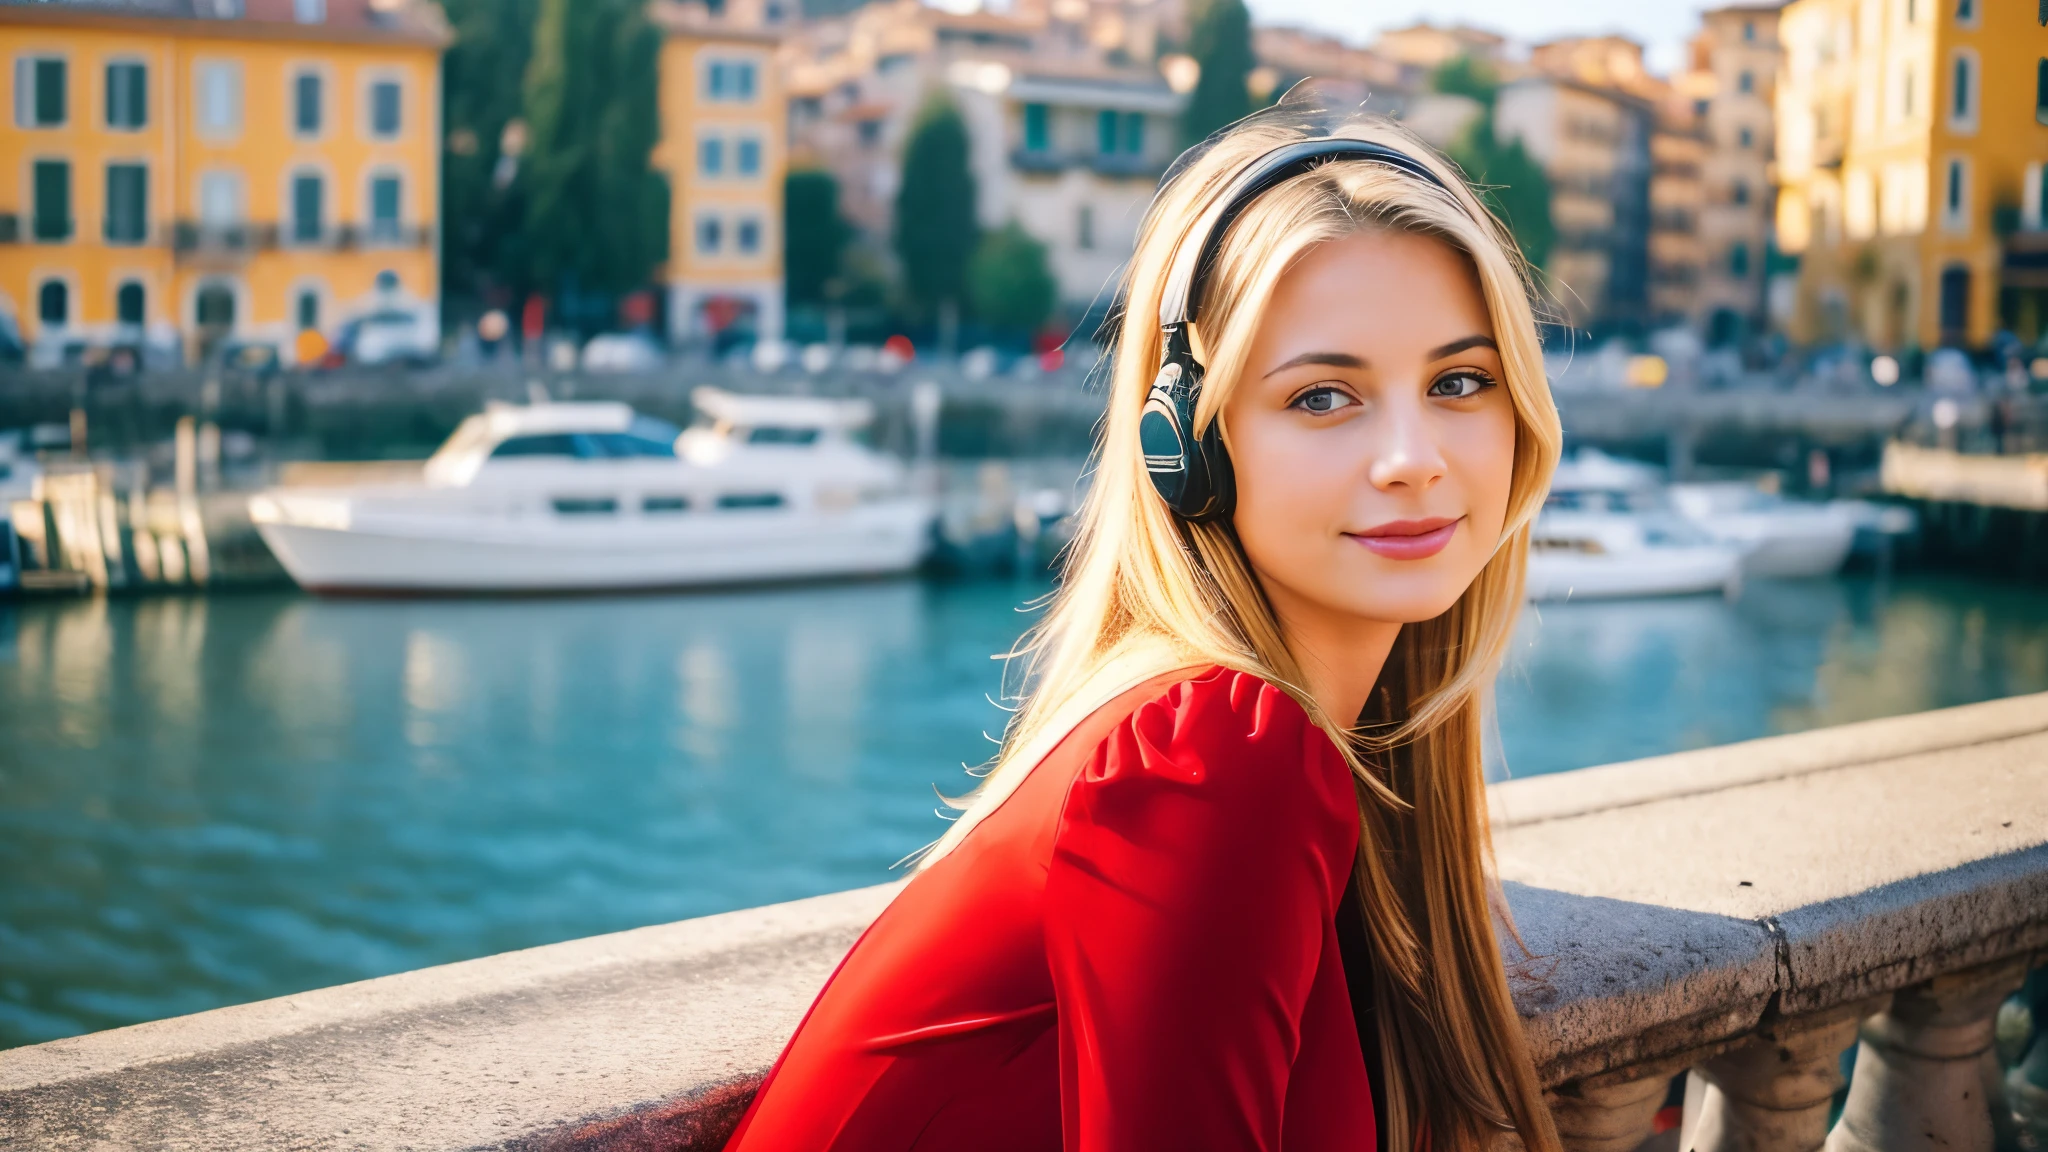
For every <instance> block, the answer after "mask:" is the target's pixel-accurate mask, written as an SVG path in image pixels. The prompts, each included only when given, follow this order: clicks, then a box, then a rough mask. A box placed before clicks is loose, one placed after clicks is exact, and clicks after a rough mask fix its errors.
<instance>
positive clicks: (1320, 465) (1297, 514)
mask: <svg viewBox="0 0 2048 1152" xmlns="http://www.w3.org/2000/svg"><path fill="white" fill-rule="evenodd" d="M1260 415H1264V414H1263V413H1262V414H1260ZM1239 429H1242V431H1241V432H1240V431H1239ZM1232 431H1233V435H1232V436H1231V445H1230V458H1231V463H1232V465H1233V466H1234V468H1235V471H1236V475H1237V515H1236V516H1235V518H1234V520H1235V523H1236V525H1237V529H1238V538H1239V539H1240V540H1241V541H1242V542H1243V544H1244V546H1245V551H1246V554H1247V555H1248V556H1250V557H1251V558H1252V560H1253V563H1254V565H1256V566H1259V567H1267V563H1266V562H1262V561H1261V560H1260V559H1259V557H1260V556H1267V557H1268V558H1269V559H1270V561H1271V562H1273V563H1274V564H1279V563H1284V561H1283V559H1282V556H1281V555H1280V554H1283V553H1287V552H1298V551H1300V550H1303V549H1306V548H1312V547H1314V546H1315V543H1316V542H1318V541H1320V540H1321V539H1323V538H1324V537H1326V536H1328V535H1329V534H1330V533H1329V532H1328V531H1327V528H1328V526H1329V525H1331V524H1334V523H1336V522H1337V521H1339V520H1341V519H1342V518H1343V510H1344V506H1345V496H1346V494H1347V493H1348V492H1349V491H1350V488H1349V485H1348V483H1347V477H1346V475H1345V473H1346V462H1345V460H1343V459H1342V458H1341V455H1342V454H1341V453H1338V452H1334V451H1333V450H1334V449H1337V448H1339V447H1340V446H1341V443H1340V438H1338V437H1333V436H1327V435H1324V436H1318V435H1314V434H1312V433H1305V432H1304V430H1301V429H1297V428H1292V427H1289V426H1288V425H1287V424H1286V423H1285V422H1284V421H1281V420H1261V419H1259V418H1257V417H1254V418H1252V419H1250V420H1248V421H1242V422H1240V423H1238V424H1234V425H1233V426H1232Z"/></svg>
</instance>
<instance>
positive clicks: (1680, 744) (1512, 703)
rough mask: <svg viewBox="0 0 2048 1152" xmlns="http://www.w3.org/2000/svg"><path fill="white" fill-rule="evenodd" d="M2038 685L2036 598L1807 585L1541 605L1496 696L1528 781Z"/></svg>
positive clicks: (2042, 603) (1983, 591)
mask: <svg viewBox="0 0 2048 1152" xmlns="http://www.w3.org/2000/svg"><path fill="white" fill-rule="evenodd" d="M2044 690H2048V599H2044V598H2043V597H2041V596H2040V595H2039V594H2038V593H2037V592H2034V591H2032V590H2029V589H2026V588H2024V587H2017V586H2007V585H1992V584H1979V583H1974V582H1968V581H1959V580H1947V579H1916V580H1907V581H1901V582H1897V583H1888V584H1880V583H1878V582H1875V581H1871V580H1839V581H1815V580H1803V581H1781V582H1764V581H1758V582H1755V583H1753V584H1752V585H1751V586H1750V587H1749V588H1748V589H1747V590H1746V591H1745V592H1744V594H1743V596H1742V598H1741V599H1740V600H1739V601H1737V602H1735V603H1728V602H1726V601H1723V600H1720V599H1716V598H1712V597H1692V598H1687V599H1678V600H1662V601H1658V600H1639V601H1618V602H1606V603H1581V604H1571V603H1565V604H1549V605H1544V606H1542V607H1541V609H1540V610H1538V609H1534V608H1532V609H1531V610H1530V612H1529V613H1528V615H1527V616H1526V617H1525V618H1524V620H1523V622H1522V626H1521V630H1520V632H1519V633H1518V634H1517V636H1516V645H1515V648H1514V651H1513V653H1512V654H1511V656H1510V658H1509V663H1508V666H1507V668H1506V669H1505V671H1504V674H1503V676H1502V677H1501V682H1500V686H1499V690H1498V692H1497V694H1496V700H1497V707H1498V711H1499V723H1500V731H1501V739H1502V743H1503V745H1504V747H1505V750H1506V765H1507V769H1508V773H1509V774H1511V775H1517V776H1528V775H1537V774H1541V773H1546V772H1558V771H1563V770H1566V769H1571V768H1583V767H1586V766H1589V765H1593V764H1606V763H1611V762H1614V761H1617V760H1630V759H1635V758H1637V757H1641V756H1654V755H1658V754H1661V753H1665V752H1675V751H1680V750H1683V749H1687V748H1702V747H1708V746H1711V745H1715V744H1725V743H1729V742H1731V741H1736V740H1746V739H1751V738H1753V737H1757V736H1765V735H1771V734H1774V733H1780V732H1796V731H1801V730H1804V729H1807V728H1816V727H1825V726H1827V725H1832V724H1844V723H1848V722H1850V721H1854V720H1867V719H1871V718H1873V717H1878V716H1892V715H1898V714H1900V713H1906V712H1918V711H1924V710H1926V709H1929V708H1943V707H1947V706H1949V705H1953V704H1965V703H1969V702H1971V701H1975V700H1985V699H1990V698H1993V697H1999V696H2011V695H2017V694H2020V693H2024V692H2040V691H2044Z"/></svg>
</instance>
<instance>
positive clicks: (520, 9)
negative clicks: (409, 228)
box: [441, 0, 540, 302]
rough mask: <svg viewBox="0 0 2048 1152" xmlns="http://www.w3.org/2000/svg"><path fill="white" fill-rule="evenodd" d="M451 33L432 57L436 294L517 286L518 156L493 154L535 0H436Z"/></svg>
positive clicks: (465, 294)
mask: <svg viewBox="0 0 2048 1152" xmlns="http://www.w3.org/2000/svg"><path fill="white" fill-rule="evenodd" d="M443 7H444V8H445V9H446V10H447V13H448V20H449V23H450V24H451V25H452V26H453V28H454V30H455V42H454V43H453V44H452V45H450V46H449V48H448V53H447V55H446V56H445V57H444V58H443V60H442V69H443V76H444V82H443V86H442V103H443V114H444V116H445V117H446V124H445V125H444V129H445V130H444V131H443V133H442V168H441V172H442V176H441V189H442V191H441V198H442V208H441V260H442V275H443V280H444V282H445V283H446V284H447V288H448V290H447V292H446V293H445V297H444V298H446V299H449V300H450V301H451V302H452V301H454V300H456V299H462V298H474V297H478V296H482V295H484V294H485V293H487V292H488V291H489V290H490V289H491V288H492V287H493V286H503V287H507V288H511V289H514V290H517V289H519V288H523V287H524V285H523V284H522V283H521V282H520V281H521V280H522V274H523V271H524V267H523V266H524V263H525V261H524V252H523V250H522V246H521V243H520V223H521V216H522V209H521V206H520V203H519V199H518V189H517V188H516V186H515V185H516V181H515V180H514V179H513V177H514V176H515V174H516V172H517V170H518V165H517V162H516V161H514V160H511V159H510V158H505V162H504V163H501V162H500V160H501V157H500V156H499V146H500V144H501V143H502V142H503V140H504V134H505V126H506V125H507V124H509V123H511V122H512V121H513V120H515V119H517V118H518V117H519V116H520V115H521V113H522V93H521V91H520V78H521V77H522V76H524V75H525V74H526V66H527V62H528V59H529V58H530V57H531V56H532V54H533V24H534V20H535V18H536V16H537V15H538V13H539V10H540V3H539V0H444V4H443Z"/></svg>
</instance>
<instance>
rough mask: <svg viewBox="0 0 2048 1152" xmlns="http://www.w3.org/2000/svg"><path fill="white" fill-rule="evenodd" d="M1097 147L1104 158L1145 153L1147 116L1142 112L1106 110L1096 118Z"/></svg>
mask: <svg viewBox="0 0 2048 1152" xmlns="http://www.w3.org/2000/svg"><path fill="white" fill-rule="evenodd" d="M1095 146H1096V150H1097V151H1098V152H1100V153H1102V154H1103V155H1104V156H1114V155H1117V154H1119V153H1121V154H1125V155H1132V156H1135V155H1138V154H1140V153H1142V152H1144V151H1145V116H1144V114H1143V113H1141V112H1112V111H1110V110H1109V109H1107V108H1104V109H1103V110H1102V111H1101V112H1098V113H1096V116H1095Z"/></svg>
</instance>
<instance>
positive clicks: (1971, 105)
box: [1948, 49, 1977, 133]
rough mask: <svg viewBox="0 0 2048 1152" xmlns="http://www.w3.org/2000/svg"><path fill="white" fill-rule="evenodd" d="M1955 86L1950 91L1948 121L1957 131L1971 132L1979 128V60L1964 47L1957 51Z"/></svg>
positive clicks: (1952, 129)
mask: <svg viewBox="0 0 2048 1152" xmlns="http://www.w3.org/2000/svg"><path fill="white" fill-rule="evenodd" d="M1953 71H1954V87H1953V90H1952V91H1951V92H1950V93H1949V104H1948V123H1949V129H1950V130H1951V131H1955V132H1963V133H1970V132H1975V131H1976V130H1977V61H1976V54H1975V53H1973V52H1971V51H1969V50H1968V49H1963V50H1961V51H1958V52H1957V53H1956V58H1955V66H1954V69H1953Z"/></svg>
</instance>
